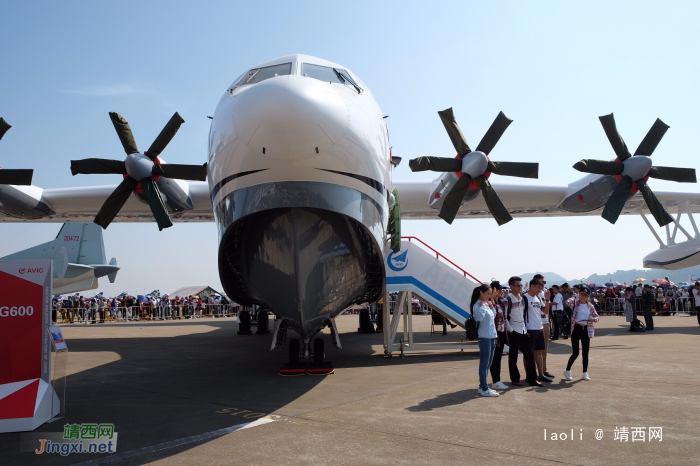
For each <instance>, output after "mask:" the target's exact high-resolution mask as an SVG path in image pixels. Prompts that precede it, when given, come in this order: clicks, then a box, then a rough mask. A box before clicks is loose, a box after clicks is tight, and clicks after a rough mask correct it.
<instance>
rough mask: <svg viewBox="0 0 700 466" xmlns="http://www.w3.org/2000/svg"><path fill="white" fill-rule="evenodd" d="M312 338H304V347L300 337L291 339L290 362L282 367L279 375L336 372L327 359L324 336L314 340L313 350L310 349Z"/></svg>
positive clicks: (327, 373) (328, 373)
mask: <svg viewBox="0 0 700 466" xmlns="http://www.w3.org/2000/svg"><path fill="white" fill-rule="evenodd" d="M310 343H311V341H310V340H308V339H307V340H304V342H303V346H304V347H303V349H302V343H301V341H299V339H297V338H294V339H292V340H290V341H289V347H288V348H289V362H288V363H287V364H285V365H284V366H283V367H281V368H280V371H279V375H282V376H287V377H290V376H297V375H330V374H332V373H333V372H334V369H333V365H332V364H331V362H330V361H326V360H325V358H326V355H325V350H324V346H325V345H324V341H323V338H316V339H315V340H313V351H310V348H309V347H310V345H309V344H310Z"/></svg>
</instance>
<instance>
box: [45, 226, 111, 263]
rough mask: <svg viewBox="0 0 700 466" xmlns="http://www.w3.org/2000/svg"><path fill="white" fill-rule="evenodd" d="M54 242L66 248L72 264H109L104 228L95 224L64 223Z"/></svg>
mask: <svg viewBox="0 0 700 466" xmlns="http://www.w3.org/2000/svg"><path fill="white" fill-rule="evenodd" d="M54 242H55V243H56V244H57V245H58V246H65V247H66V251H67V253H68V259H69V262H70V263H72V264H83V265H91V264H104V263H106V262H107V257H106V254H105V246H104V241H103V239H102V227H100V226H99V225H97V224H95V223H64V224H63V227H62V228H61V231H59V232H58V236H56V239H55V240H54Z"/></svg>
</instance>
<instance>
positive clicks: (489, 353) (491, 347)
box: [479, 338, 496, 390]
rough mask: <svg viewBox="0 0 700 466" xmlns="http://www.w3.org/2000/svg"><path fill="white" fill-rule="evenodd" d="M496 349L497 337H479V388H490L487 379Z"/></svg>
mask: <svg viewBox="0 0 700 466" xmlns="http://www.w3.org/2000/svg"><path fill="white" fill-rule="evenodd" d="M494 351H496V339H495V338H479V388H480V389H481V390H488V388H489V386H488V384H487V383H486V379H487V377H488V375H489V369H490V368H491V363H492V362H493V353H494Z"/></svg>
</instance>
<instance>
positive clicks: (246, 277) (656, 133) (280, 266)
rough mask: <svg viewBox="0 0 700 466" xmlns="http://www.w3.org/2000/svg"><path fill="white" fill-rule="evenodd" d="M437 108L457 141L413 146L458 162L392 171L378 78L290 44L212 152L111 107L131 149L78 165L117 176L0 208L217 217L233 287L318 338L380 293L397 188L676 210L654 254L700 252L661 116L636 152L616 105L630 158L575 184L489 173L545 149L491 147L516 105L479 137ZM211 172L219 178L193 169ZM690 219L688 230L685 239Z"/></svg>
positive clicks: (501, 210) (248, 88)
mask: <svg viewBox="0 0 700 466" xmlns="http://www.w3.org/2000/svg"><path fill="white" fill-rule="evenodd" d="M439 114H440V117H441V119H442V121H443V123H444V124H445V128H446V129H447V131H448V135H449V137H450V138H451V140H452V142H453V144H454V146H455V149H456V151H457V154H458V155H457V157H456V158H454V157H451V158H449V159H434V158H419V159H416V160H413V161H411V167H412V168H413V169H414V170H425V169H432V170H436V171H444V172H445V173H443V174H441V175H440V176H439V177H438V178H437V179H435V180H434V181H398V180H392V165H397V164H398V163H399V162H400V159H399V158H397V157H394V158H393V159H392V154H391V146H390V143H389V134H388V129H387V126H386V124H385V120H384V118H383V113H382V111H381V109H380V108H379V105H378V104H377V101H376V100H375V98H374V95H373V94H372V92H371V91H370V90H369V88H368V87H367V85H365V83H364V82H362V80H361V79H360V78H359V77H358V76H357V75H356V74H355V73H353V72H352V71H351V70H350V69H348V68H347V67H344V66H342V65H339V64H336V63H332V62H329V61H326V60H322V59H319V58H315V57H311V56H307V55H288V56H284V57H280V58H277V59H275V60H270V61H268V62H265V63H261V64H259V65H256V66H253V67H251V68H250V69H249V70H246V71H245V72H244V73H243V74H242V75H241V76H239V77H238V78H237V79H235V80H234V81H233V83H232V84H231V86H229V87H228V88H227V89H226V90H225V91H224V93H223V97H222V98H221V100H220V102H219V105H218V106H217V108H216V111H215V113H214V116H213V121H212V123H211V129H210V134H209V157H208V166H207V164H205V165H204V166H198V165H173V164H167V163H165V161H164V160H163V159H162V158H160V157H159V155H160V153H161V152H162V151H163V149H164V148H165V146H166V145H167V144H168V142H169V141H170V140H171V139H172V137H173V136H174V134H175V132H176V131H177V129H178V128H179V125H180V124H181V123H182V122H183V120H182V118H181V117H180V116H179V114H177V113H176V114H175V115H174V116H173V118H172V119H171V120H170V122H169V123H168V125H167V126H166V128H165V129H164V130H163V132H162V133H161V134H160V135H159V136H158V138H157V139H156V141H154V143H153V144H152V145H151V147H150V148H149V150H148V151H145V152H140V151H139V149H138V147H137V145H136V142H135V140H134V138H133V136H132V134H131V130H130V128H129V125H128V123H127V122H126V120H124V119H123V118H122V117H121V116H120V115H118V114H116V113H114V114H110V117H111V119H112V123H113V124H114V126H115V129H116V130H117V133H118V135H119V137H120V140H121V141H122V145H123V146H124V149H125V152H126V154H127V155H126V159H124V160H101V159H88V160H84V161H73V162H72V164H71V169H72V171H73V174H74V175H75V174H78V173H84V174H88V173H114V174H118V175H122V176H124V180H123V181H122V182H121V184H120V185H119V186H116V185H112V186H94V187H79V188H58V189H41V188H39V187H36V186H7V185H6V186H1V187H0V203H1V204H2V207H0V212H1V213H4V214H5V215H6V217H3V218H2V219H0V221H6V222H17V221H37V222H67V221H71V222H84V221H92V220H93V219H94V221H95V222H96V223H98V224H100V225H102V226H103V227H105V228H106V227H107V226H108V225H109V223H110V222H111V221H117V222H152V221H153V220H154V218H155V219H156V221H157V222H158V226H159V228H161V229H162V228H166V227H168V226H170V224H171V223H170V222H171V221H174V222H202V221H207V222H208V221H214V222H216V224H217V227H218V231H219V274H220V277H221V282H222V284H223V286H224V289H225V291H226V293H227V294H228V295H229V296H230V297H231V298H232V299H233V300H234V301H236V302H238V303H241V304H246V305H251V304H258V305H260V306H263V307H265V308H267V309H269V310H270V311H272V312H273V313H275V314H276V315H278V316H280V317H281V318H282V319H284V321H285V322H286V323H287V324H288V325H289V327H290V328H292V329H294V330H295V331H296V332H298V333H299V335H300V336H301V337H302V339H303V341H304V344H305V347H306V348H307V349H308V343H309V341H310V340H311V339H312V338H313V336H314V335H315V334H316V333H317V332H318V331H320V330H321V329H322V328H323V327H325V326H326V325H327V324H328V323H329V320H330V319H331V318H333V317H334V316H336V315H337V314H339V313H340V312H341V311H342V310H344V309H346V308H347V307H348V306H350V305H351V304H354V303H360V302H374V301H377V300H378V299H379V298H380V295H381V291H382V286H383V281H384V274H385V271H384V265H383V252H384V249H385V248H386V247H387V241H386V240H387V224H388V222H389V216H390V214H389V212H390V206H392V205H393V202H394V198H393V196H392V194H391V192H392V190H393V189H394V188H395V189H396V190H397V192H398V193H400V194H399V199H400V210H401V216H402V217H403V218H410V219H436V218H437V217H438V216H440V217H441V218H443V219H445V220H447V221H448V222H450V223H451V222H452V220H453V219H454V218H455V217H456V218H483V217H490V216H494V217H495V218H496V220H497V221H498V222H499V224H501V223H504V222H507V221H509V220H510V219H511V216H512V217H553V216H573V215H598V214H599V213H600V211H601V209H603V208H604V207H605V209H604V210H603V215H604V217H605V218H607V219H608V220H609V221H612V222H613V223H614V221H615V220H616V219H617V217H618V215H628V214H635V213H640V214H642V216H643V218H644V219H645V221H647V220H646V217H645V216H644V214H643V212H644V211H645V210H646V211H649V212H651V213H652V215H653V216H654V217H655V219H656V220H657V222H659V224H660V225H667V224H669V223H673V224H674V233H673V235H671V233H670V231H669V233H668V244H664V243H663V242H662V241H661V240H660V238H659V242H660V243H661V245H662V248H661V249H660V250H659V251H656V252H653V253H651V254H650V255H648V256H647V257H646V258H645V259H644V261H645V262H644V265H645V266H648V267H651V266H654V267H660V268H669V269H673V268H678V267H687V266H689V265H696V264H699V263H700V254H699V253H700V233H698V230H697V227H696V226H695V223H694V222H693V223H692V225H693V228H694V232H693V233H689V232H687V231H686V230H685V229H683V228H682V227H681V226H680V223H679V219H680V215H681V213H683V212H685V213H687V214H688V215H689V216H690V217H691V221H692V214H694V213H697V212H699V211H700V194H696V193H681V192H675V193H674V192H661V193H656V195H655V196H654V193H651V191H650V190H649V189H648V185H647V184H646V179H647V178H648V177H650V176H651V177H656V178H663V179H672V180H676V181H695V173H694V170H691V169H668V168H665V167H652V166H651V159H650V158H649V157H648V156H649V155H651V153H652V152H653V150H654V148H655V147H656V145H657V144H658V142H659V141H660V139H661V137H662V136H663V132H665V129H664V127H665V125H663V123H659V122H657V123H656V124H655V126H654V127H653V128H652V131H650V133H649V135H648V136H647V138H645V140H644V141H643V142H642V144H640V147H639V149H638V150H637V151H636V152H635V156H632V155H631V154H630V153H629V152H628V151H627V148H626V146H625V145H624V141H622V138H621V137H619V135H618V134H617V131H616V129H615V123H614V119H613V118H612V115H608V116H606V117H601V122H602V123H603V127H604V129H605V131H606V134H607V135H608V138H609V140H610V141H611V144H612V145H613V149H614V150H615V152H616V154H617V156H618V158H617V161H615V162H607V161H595V160H588V161H582V162H580V163H579V164H577V168H579V169H580V170H581V171H585V172H588V173H596V174H590V175H588V176H586V177H585V178H583V179H581V180H579V181H576V182H573V183H571V184H569V185H561V186H532V185H512V184H508V185H500V184H498V183H497V182H495V183H494V184H493V185H491V184H490V182H489V181H488V178H489V176H490V175H491V174H501V175H506V176H521V177H530V178H533V177H534V178H536V177H537V164H528V163H508V162H492V161H490V159H489V157H488V156H489V153H490V151H491V149H493V147H494V146H495V144H496V142H497V141H498V139H499V138H500V136H501V135H502V134H503V132H504V131H505V129H506V128H507V126H508V124H509V123H510V119H508V118H507V117H506V116H505V115H503V114H500V115H499V116H498V117H497V119H496V121H495V122H494V124H493V125H492V127H491V128H490V129H489V131H488V132H487V134H486V136H484V138H483V139H482V141H481V142H480V143H479V145H478V146H477V148H476V150H471V149H470V148H469V146H468V145H467V143H466V140H465V139H464V136H462V133H461V131H460V130H459V127H458V126H457V124H456V122H455V120H454V115H453V113H452V110H451V109H448V110H446V111H443V112H439ZM665 128H666V129H667V127H665ZM205 177H206V178H207V180H208V182H204V181H183V180H204V179H205ZM636 191H641V193H642V195H640V194H637V193H636ZM132 192H135V195H132ZM479 192H482V193H483V194H484V196H485V197H484V196H478V193H479ZM496 192H497V193H498V194H496ZM664 206H665V207H667V208H674V209H677V210H678V217H677V218H676V219H673V218H671V217H669V216H668V213H666V210H665V209H664ZM647 224H648V225H649V226H650V228H651V224H649V222H648V221H647ZM678 229H680V230H681V231H682V232H683V233H684V234H685V235H687V237H688V240H687V241H685V242H682V243H675V237H676V230H678ZM667 231H668V229H667ZM652 232H654V230H653V229H652ZM654 234H655V235H656V233H655V232H654ZM657 238H658V235H657Z"/></svg>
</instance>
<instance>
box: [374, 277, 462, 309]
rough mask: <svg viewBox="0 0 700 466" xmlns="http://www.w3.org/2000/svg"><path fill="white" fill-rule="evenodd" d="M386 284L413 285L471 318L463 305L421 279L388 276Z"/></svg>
mask: <svg viewBox="0 0 700 466" xmlns="http://www.w3.org/2000/svg"><path fill="white" fill-rule="evenodd" d="M386 284H387V285H413V286H415V287H416V288H417V289H419V290H420V291H422V292H424V293H425V294H426V295H428V296H429V297H431V298H433V299H435V300H436V301H437V302H439V303H441V304H444V305H445V306H447V307H448V308H450V309H451V310H453V311H454V312H456V313H457V314H459V315H460V316H462V317H464V318H465V319H467V318H469V312H467V311H465V310H464V309H462V308H461V307H459V306H457V305H456V304H455V303H453V302H452V301H450V300H449V299H447V298H445V297H444V296H443V295H441V294H440V293H438V292H437V291H435V290H433V289H432V288H430V287H429V286H428V285H426V284H424V283H423V282H421V281H420V280H417V279H416V278H415V277H387V278H386Z"/></svg>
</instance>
